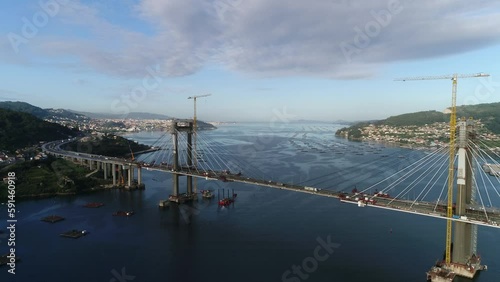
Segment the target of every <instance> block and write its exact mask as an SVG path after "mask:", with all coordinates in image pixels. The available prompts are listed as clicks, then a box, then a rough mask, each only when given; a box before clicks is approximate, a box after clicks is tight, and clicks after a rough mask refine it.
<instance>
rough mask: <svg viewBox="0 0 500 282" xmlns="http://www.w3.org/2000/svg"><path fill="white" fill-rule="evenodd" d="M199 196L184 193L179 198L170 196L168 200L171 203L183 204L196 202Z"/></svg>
mask: <svg viewBox="0 0 500 282" xmlns="http://www.w3.org/2000/svg"><path fill="white" fill-rule="evenodd" d="M197 196H198V195H197V194H196V193H191V194H188V193H183V194H179V195H178V196H175V195H170V196H169V197H168V200H169V201H170V202H174V203H178V204H183V203H185V202H190V201H194V200H195V199H197V198H198V197H197Z"/></svg>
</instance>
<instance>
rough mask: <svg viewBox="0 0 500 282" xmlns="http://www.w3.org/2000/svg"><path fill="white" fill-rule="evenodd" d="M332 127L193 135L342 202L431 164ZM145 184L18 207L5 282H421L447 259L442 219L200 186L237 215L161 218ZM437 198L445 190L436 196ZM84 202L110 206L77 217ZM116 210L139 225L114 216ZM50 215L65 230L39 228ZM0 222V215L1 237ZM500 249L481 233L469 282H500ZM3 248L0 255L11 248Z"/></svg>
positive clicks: (160, 188) (173, 211) (245, 169)
mask: <svg viewBox="0 0 500 282" xmlns="http://www.w3.org/2000/svg"><path fill="white" fill-rule="evenodd" d="M339 127H340V126H337V125H329V124H287V125H274V124H272V125H270V124H237V125H221V126H219V128H218V129H217V130H213V131H208V132H202V133H200V137H199V139H200V140H199V144H200V149H201V148H202V147H203V144H206V143H208V142H211V143H210V144H212V145H211V148H212V149H210V148H206V147H205V148H204V149H203V150H205V151H204V153H205V154H206V155H209V154H210V152H218V153H219V154H220V155H221V156H224V159H225V160H226V161H227V162H228V164H227V165H228V166H231V167H235V166H237V167H239V168H241V170H242V173H243V174H244V175H245V174H246V175H249V176H254V177H266V179H267V178H269V179H273V180H275V181H281V182H287V183H292V182H293V183H303V184H304V185H309V186H314V187H320V188H323V189H334V190H346V191H350V190H351V189H352V188H354V187H358V188H366V187H368V186H370V185H371V184H374V183H376V182H377V181H380V180H382V179H383V178H385V177H386V176H388V175H390V174H392V173H394V172H396V171H397V170H400V169H402V168H404V167H406V166H408V165H410V164H411V162H412V161H416V160H418V159H420V158H421V157H423V156H425V155H426V154H428V153H426V152H423V151H416V150H408V149H401V148H391V147H387V146H382V145H380V144H368V143H359V142H349V141H346V140H344V139H340V138H336V137H335V136H334V132H335V130H336V129H338V128H339ZM162 135H163V133H161V132H153V133H151V132H142V133H134V134H129V135H127V137H128V138H130V139H133V140H137V141H139V142H141V143H145V144H155V142H156V141H157V140H158V139H159V138H160V137H161V136H162ZM159 156H160V155H159V154H158V153H156V155H155V154H150V155H144V156H141V158H143V159H146V160H152V159H154V158H159ZM207 158H208V157H207ZM229 160H231V162H232V163H229ZM206 165H209V164H206ZM325 175H328V176H325ZM19 181H22V179H20V180H19ZM143 182H144V183H145V184H146V189H145V190H144V191H132V192H127V191H118V190H113V191H102V192H97V193H93V194H86V195H80V196H76V197H59V198H49V199H42V200H24V201H18V202H17V210H18V211H19V212H18V214H17V220H18V223H17V226H16V244H17V245H16V252H17V254H18V256H19V257H21V260H22V261H21V262H19V263H18V264H17V267H16V275H11V274H8V273H7V270H8V267H6V266H3V267H1V268H0V281H2V282H3V281H42V282H45V281H47V282H49V281H50V282H58V281H61V282H62V281H64V282H67V281H72V282H79V281H82V282H89V281H92V282H97V281H102V282H108V281H109V282H125V281H135V282H144V281H218V282H223V281H240V282H244V281H252V282H259V281H262V282H265V281H289V282H299V281H308V282H309V281H328V282H337V281H338V282H344V281H353V282H365V281H384V282H391V281H394V282H405V281H419V282H420V281H425V278H426V277H425V272H426V271H427V270H429V268H430V267H431V266H432V264H433V263H434V262H435V261H436V260H438V259H439V258H441V257H442V255H443V251H444V240H445V221H442V220H439V219H433V218H427V217H421V216H415V215H408V214H403V213H394V212H389V211H385V210H380V209H375V208H358V207H357V206H355V205H349V204H342V203H340V202H339V201H338V200H336V199H332V198H326V197H319V196H313V195H308V194H302V193H296V192H289V191H282V190H276V189H271V188H265V187H258V186H252V185H245V184H238V183H224V182H221V181H206V180H198V186H199V189H214V191H215V193H216V194H217V191H218V192H219V193H222V191H223V190H222V189H224V192H225V193H227V191H228V189H231V190H232V189H234V192H235V193H237V194H238V196H237V199H236V202H235V204H234V205H233V206H230V207H227V208H220V207H218V205H217V201H216V199H213V200H211V201H210V200H202V199H201V198H200V200H199V201H198V202H196V203H194V204H192V205H185V206H181V207H174V206H173V207H170V208H169V209H165V210H161V209H159V208H158V203H159V201H160V200H162V199H166V198H167V197H168V195H169V194H170V193H171V189H172V179H171V176H170V174H168V173H163V172H156V171H146V170H143ZM182 185H183V186H181V187H185V183H184V182H183V183H182ZM440 186H441V185H440ZM183 189H184V188H183ZM435 191H437V192H435ZM439 192H440V188H436V189H433V190H432V193H439ZM391 193H394V192H391ZM416 193H418V192H416ZM432 193H431V195H432ZM414 196H415V195H414V193H413V194H412V193H409V195H408V197H409V198H412V197H414ZM87 202H103V203H105V205H104V206H103V207H101V208H97V209H89V208H83V207H82V205H83V204H85V203H87ZM497 206H500V205H499V204H498V203H497ZM117 210H134V211H135V212H136V214H135V215H134V216H132V217H130V218H124V217H114V216H112V213H113V212H115V211H117ZM52 214H57V215H60V216H63V217H65V218H66V220H64V221H62V222H59V223H55V224H49V223H45V222H42V221H40V219H41V218H42V217H44V216H47V215H52ZM6 215H7V208H6V206H5V205H1V206H0V228H1V230H3V231H4V232H5V230H6V229H5V228H6V226H7V224H6ZM71 229H85V230H88V231H89V232H90V234H89V235H88V236H85V237H83V238H80V239H77V240H73V239H67V238H62V237H60V236H58V234H59V233H61V232H64V231H68V230H71ZM1 235H5V233H4V234H0V236H1ZM499 238H500V230H498V229H491V228H485V227H479V244H478V251H479V253H480V255H481V256H482V257H483V262H484V263H485V264H487V265H488V268H489V269H488V271H485V272H483V273H481V274H480V276H479V277H478V279H476V281H480V282H496V281H500V240H499ZM0 240H1V242H0V253H2V254H3V253H6V252H7V251H8V247H7V241H6V238H4V237H0ZM465 281H467V280H465Z"/></svg>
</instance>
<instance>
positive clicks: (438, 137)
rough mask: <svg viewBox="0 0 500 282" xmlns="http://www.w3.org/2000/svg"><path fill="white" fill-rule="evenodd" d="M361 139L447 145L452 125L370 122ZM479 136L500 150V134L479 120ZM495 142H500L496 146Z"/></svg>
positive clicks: (424, 145) (443, 123) (435, 145)
mask: <svg viewBox="0 0 500 282" xmlns="http://www.w3.org/2000/svg"><path fill="white" fill-rule="evenodd" d="M360 131H361V133H362V134H361V139H362V140H371V141H380V142H389V143H399V144H408V145H415V146H422V147H441V146H447V145H448V143H449V137H450V126H449V124H448V123H446V122H435V123H432V124H425V125H423V126H415V125H413V126H390V125H375V124H370V125H368V126H365V127H363V128H360ZM477 135H478V136H477V138H478V139H480V140H482V141H490V143H491V144H490V146H489V147H490V148H491V149H492V150H498V151H500V147H499V146H500V136H499V135H497V134H493V133H492V132H490V131H488V130H486V129H485V128H484V125H483V124H482V123H481V122H480V121H478V124H477ZM494 144H498V146H495V145H494Z"/></svg>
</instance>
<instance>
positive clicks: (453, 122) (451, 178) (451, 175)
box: [395, 73, 489, 265]
mask: <svg viewBox="0 0 500 282" xmlns="http://www.w3.org/2000/svg"><path fill="white" fill-rule="evenodd" d="M487 76H489V74H485V73H476V74H453V75H441V76H420V77H407V78H398V79H395V80H396V81H407V80H433V79H451V81H452V91H451V115H450V148H449V154H450V160H449V167H448V203H447V208H446V216H447V217H448V220H447V221H446V250H445V263H446V265H450V263H451V242H452V236H451V235H452V220H451V218H452V216H453V185H454V183H455V169H454V166H455V143H456V127H457V80H458V78H471V77H487Z"/></svg>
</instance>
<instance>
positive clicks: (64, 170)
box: [0, 156, 104, 200]
mask: <svg viewBox="0 0 500 282" xmlns="http://www.w3.org/2000/svg"><path fill="white" fill-rule="evenodd" d="M7 172H15V173H16V177H17V179H18V181H16V197H31V196H53V195H57V194H76V193H79V192H84V191H90V190H91V189H92V188H95V187H98V186H99V185H101V184H103V183H104V180H99V179H95V178H91V177H85V174H87V173H88V170H87V168H84V167H81V166H78V165H76V164H74V163H72V162H70V161H66V160H63V159H57V158H54V157H50V156H49V157H48V158H47V159H44V160H39V161H30V162H22V163H17V164H14V165H10V166H7V167H4V168H1V169H0V174H2V175H7ZM7 196H8V192H7V185H6V184H5V183H4V182H0V200H2V199H6V198H7Z"/></svg>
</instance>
